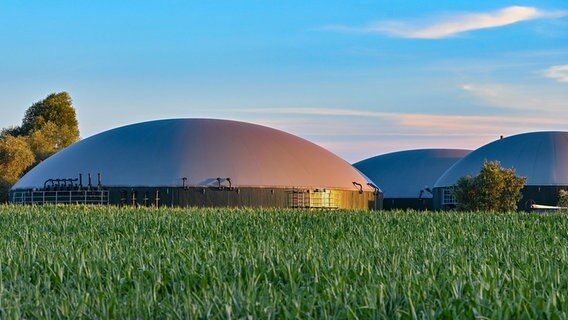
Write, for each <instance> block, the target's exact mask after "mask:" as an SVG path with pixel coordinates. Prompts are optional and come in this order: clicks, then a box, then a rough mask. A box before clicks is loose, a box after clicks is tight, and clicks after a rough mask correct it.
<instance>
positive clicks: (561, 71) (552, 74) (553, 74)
mask: <svg viewBox="0 0 568 320" xmlns="http://www.w3.org/2000/svg"><path fill="white" fill-rule="evenodd" d="M544 76H545V77H547V78H551V79H555V80H556V81H559V82H568V64H564V65H560V66H553V67H550V68H548V69H546V70H545V71H544Z"/></svg>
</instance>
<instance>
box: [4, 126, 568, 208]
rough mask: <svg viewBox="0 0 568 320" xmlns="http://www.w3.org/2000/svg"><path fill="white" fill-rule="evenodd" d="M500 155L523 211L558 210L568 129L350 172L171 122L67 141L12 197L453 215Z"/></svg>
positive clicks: (303, 148)
mask: <svg viewBox="0 0 568 320" xmlns="http://www.w3.org/2000/svg"><path fill="white" fill-rule="evenodd" d="M494 160H497V161H500V163H501V164H502V165H503V166H504V167H511V168H515V169H516V172H517V173H518V174H519V175H521V176H525V177H527V183H526V185H525V187H524V188H523V190H522V195H523V197H522V199H521V200H520V201H519V203H518V208H519V209H521V210H531V209H532V208H535V207H538V206H541V205H544V206H555V205H556V204H557V203H558V199H559V192H560V190H562V189H568V169H567V168H568V167H566V165H565V164H566V163H568V132H560V131H554V132H531V133H524V134H519V135H514V136H511V137H507V138H503V137H501V139H498V140H496V141H494V142H491V143H489V144H487V145H485V146H482V147H480V148H478V149H477V150H474V151H470V150H463V149H418V150H406V151H399V152H393V153H387V154H383V155H378V156H375V157H372V158H369V159H366V160H363V161H360V162H357V163H355V164H354V165H353V166H352V165H351V164H349V163H348V162H346V161H345V160H343V159H341V158H339V157H338V156H336V155H334V154H333V153H331V152H329V151H327V150H326V149H324V148H322V147H320V146H318V145H316V144H313V143H311V142H309V141H306V140H304V139H301V138H299V137H296V136H294V135H291V134H288V133H285V132H282V131H279V130H275V129H271V128H268V127H264V126H260V125H255V124H250V123H244V122H237V121H229V120H214V119H171V120H157V121H150V122H143V123H137V124H132V125H128V126H124V127H120V128H116V129H112V130H109V131H105V132H102V133H99V134H97V135H94V136H92V137H90V138H87V139H84V140H82V141H79V142H77V143H75V144H73V145H71V146H69V147H68V148H66V149H64V150H62V151H60V152H58V153H56V154H55V155H53V156H51V157H50V158H48V159H46V160H45V161H43V162H42V163H40V164H39V165H37V166H36V167H35V168H33V169H32V170H30V171H29V172H28V173H27V174H26V175H24V176H23V177H22V178H21V179H20V181H18V182H17V183H16V184H15V185H14V186H13V187H12V189H11V190H10V202H12V203H18V204H44V203H58V204H59V203H72V204H77V203H78V204H112V205H128V206H155V207H160V206H181V207H188V206H197V207H268V208H314V209H317V208H320V209H365V210H366V209H371V210H376V209H383V208H384V209H415V210H447V209H452V208H455V207H456V205H457V203H456V200H455V199H454V197H453V194H452V186H453V185H454V184H455V183H456V181H457V180H458V179H459V177H461V176H465V175H475V174H476V173H477V172H479V170H480V169H481V167H482V166H483V163H484V161H494ZM359 170H360V171H359ZM383 192H384V193H383Z"/></svg>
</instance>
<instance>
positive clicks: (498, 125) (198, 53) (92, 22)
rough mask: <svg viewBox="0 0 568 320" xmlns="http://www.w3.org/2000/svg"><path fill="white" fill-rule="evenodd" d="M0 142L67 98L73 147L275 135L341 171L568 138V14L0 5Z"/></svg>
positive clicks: (375, 7) (515, 5)
mask: <svg viewBox="0 0 568 320" xmlns="http://www.w3.org/2000/svg"><path fill="white" fill-rule="evenodd" d="M0 49H1V50H0V52H1V55H0V57H1V59H0V110H1V117H0V127H7V126H10V125H17V124H19V123H20V121H21V118H22V116H23V113H24V111H25V110H26V109H27V108H28V107H29V106H30V105H31V104H32V103H33V102H35V101H38V100H40V99H42V98H44V97H45V96H47V95H48V94H49V93H52V92H59V91H68V92H69V93H70V94H71V96H72V98H73V100H74V105H75V108H76V110H77V114H78V118H79V123H80V130H81V136H82V137H88V136H90V135H93V134H95V133H97V132H101V131H104V130H107V129H109V128H113V127H117V126H120V125H124V124H128V123H133V122H138V121H144V120H152V119H162V118H179V117H207V118H224V119H234V120H241V121H248V122H253V123H258V124H263V125H268V126H272V127H275V128H278V129H281V130H285V131H287V132H290V133H293V134H296V135H299V136H301V137H303V138H306V139H308V140H310V141H313V142H315V143H317V144H320V145H322V146H324V147H326V148H328V149H330V150H331V151H333V152H335V153H336V154H338V155H340V156H342V157H344V158H345V159H346V160H348V161H357V160H361V159H363V158H366V157H369V156H373V155H376V154H381V153H385V152H390V151H398V150H404V149H416V148H426V147H449V148H476V147H479V146H481V145H483V144H485V143H487V142H490V141H492V140H494V139H496V138H498V137H499V135H512V134H516V133H521V132H526V131H535V130H568V123H567V121H566V119H568V3H566V1H547V0H545V1H523V2H514V1H329V0H328V1H285V2H283V1H238V2H235V1H203V2H197V1H193V2H189V1H173V0H170V1H105V0H99V1H86V0H84V1H80V0H78V1H25V2H24V1H13V0H3V1H2V2H0Z"/></svg>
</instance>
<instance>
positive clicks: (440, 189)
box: [434, 131, 568, 210]
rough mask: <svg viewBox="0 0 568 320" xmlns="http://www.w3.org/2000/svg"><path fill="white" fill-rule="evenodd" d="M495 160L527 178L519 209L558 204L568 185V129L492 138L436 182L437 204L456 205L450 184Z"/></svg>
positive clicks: (435, 198)
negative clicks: (492, 139)
mask: <svg viewBox="0 0 568 320" xmlns="http://www.w3.org/2000/svg"><path fill="white" fill-rule="evenodd" d="M495 160H498V161H499V162H501V166H502V167H504V168H514V169H515V170H516V173H517V175H519V176H524V177H526V178H527V183H526V185H525V187H524V188H523V190H522V194H523V198H522V199H521V201H519V203H518V208H519V209H520V210H530V209H531V208H532V207H533V205H545V206H556V205H557V204H558V194H559V191H560V190H561V189H568V165H566V164H567V163H568V132H561V131H548V132H530V133H523V134H518V135H514V136H511V137H507V138H502V139H499V140H496V141H493V142H491V143H489V144H487V145H484V146H482V147H480V148H479V149H477V150H475V151H472V152H471V153H470V154H468V155H467V156H465V157H464V158H463V159H461V160H460V161H458V162H456V164H455V165H453V166H452V167H451V168H449V169H448V170H447V171H446V172H445V173H444V174H443V175H442V176H441V177H440V179H438V181H436V184H435V185H434V208H435V209H442V210H444V209H451V208H453V207H455V206H456V202H455V199H454V197H453V195H452V192H451V187H452V186H453V185H455V184H456V182H457V181H458V179H459V178H460V177H463V176H466V175H472V176H474V175H477V174H479V171H480V170H481V167H482V166H483V163H484V161H495Z"/></svg>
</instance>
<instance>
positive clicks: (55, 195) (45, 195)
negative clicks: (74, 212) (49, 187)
mask: <svg viewBox="0 0 568 320" xmlns="http://www.w3.org/2000/svg"><path fill="white" fill-rule="evenodd" d="M10 202H11V203H14V204H109V191H108V190H90V191H89V190H82V191H79V190H58V191H32V190H25V191H14V192H12V194H11V196H10Z"/></svg>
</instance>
